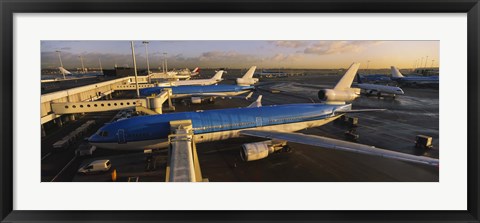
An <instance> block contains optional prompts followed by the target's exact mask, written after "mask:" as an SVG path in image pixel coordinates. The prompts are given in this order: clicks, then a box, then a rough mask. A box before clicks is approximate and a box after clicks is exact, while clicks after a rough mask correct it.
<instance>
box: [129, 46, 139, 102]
mask: <svg viewBox="0 0 480 223" xmlns="http://www.w3.org/2000/svg"><path fill="white" fill-rule="evenodd" d="M130 45H131V46H132V58H133V71H134V72H135V87H136V89H137V98H140V91H139V90H138V79H137V61H136V60H135V47H134V46H133V41H130Z"/></svg>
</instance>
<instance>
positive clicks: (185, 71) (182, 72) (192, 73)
mask: <svg viewBox="0 0 480 223" xmlns="http://www.w3.org/2000/svg"><path fill="white" fill-rule="evenodd" d="M173 72H176V75H178V76H184V75H188V76H190V77H193V76H195V75H198V73H200V68H198V67H195V69H193V70H192V71H190V70H189V69H188V68H185V69H183V70H179V71H173Z"/></svg>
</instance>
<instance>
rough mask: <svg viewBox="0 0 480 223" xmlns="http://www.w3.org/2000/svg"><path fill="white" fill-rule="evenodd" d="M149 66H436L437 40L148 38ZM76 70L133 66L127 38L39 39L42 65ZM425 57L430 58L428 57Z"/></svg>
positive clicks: (141, 48)
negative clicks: (180, 39) (355, 64)
mask: <svg viewBox="0 0 480 223" xmlns="http://www.w3.org/2000/svg"><path fill="white" fill-rule="evenodd" d="M147 41H148V42H149V43H148V45H147V49H148V59H149V64H150V68H151V69H155V68H159V67H160V66H161V64H162V60H163V56H164V53H167V55H166V56H167V59H168V68H169V70H170V69H173V68H177V69H183V68H190V69H192V68H195V67H200V68H232V69H233V68H240V69H247V68H249V67H250V66H257V67H259V68H296V69H337V68H348V66H350V64H352V63H353V62H360V63H361V67H360V68H361V69H366V68H367V67H368V68H369V69H380V68H389V67H390V66H392V65H394V66H397V67H399V68H401V69H405V68H413V67H415V66H416V67H425V64H426V66H427V67H431V66H432V65H433V66H434V67H438V66H439V51H440V49H439V48H440V42H439V41H348V40H341V41H336V40H329V41H325V40H308V41H307V40H271V41H267V40H199V41H195V40H192V41H190V40H184V41H165V40H162V41H156V40H147ZM134 49H135V55H136V61H137V68H139V69H143V68H146V67H147V62H146V52H145V44H143V43H142V40H139V41H134ZM57 51H60V55H61V59H62V62H63V65H64V67H65V68H67V69H68V68H80V67H81V61H80V56H82V57H83V59H84V64H85V66H86V67H89V68H98V67H100V65H99V63H100V62H99V60H100V61H101V63H102V67H103V68H104V69H112V68H113V67H114V65H115V64H117V65H118V66H129V67H133V59H132V49H131V44H130V41H127V40H115V41H105V40H102V41H93V40H81V41H51V40H49V41H41V66H42V69H45V68H56V67H59V66H60V62H59V58H58V53H57ZM427 57H428V59H427Z"/></svg>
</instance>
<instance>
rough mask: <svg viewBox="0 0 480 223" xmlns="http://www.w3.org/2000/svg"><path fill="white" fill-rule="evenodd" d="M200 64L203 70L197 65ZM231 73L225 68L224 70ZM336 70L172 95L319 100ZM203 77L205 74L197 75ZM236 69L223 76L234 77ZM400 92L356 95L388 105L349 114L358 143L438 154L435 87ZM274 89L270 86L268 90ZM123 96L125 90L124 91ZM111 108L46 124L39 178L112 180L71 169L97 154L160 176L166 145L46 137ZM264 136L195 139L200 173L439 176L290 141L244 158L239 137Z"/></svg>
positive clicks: (134, 173) (234, 178) (103, 116)
mask: <svg viewBox="0 0 480 223" xmlns="http://www.w3.org/2000/svg"><path fill="white" fill-rule="evenodd" d="M202 72H204V71H203V70H202ZM229 73H230V72H229ZM340 77H341V75H315V74H308V75H306V76H295V77H286V78H271V79H270V78H268V79H261V80H260V84H259V86H258V87H257V89H256V91H255V92H254V95H253V96H252V99H251V100H249V101H247V100H242V99H221V98H217V99H216V101H215V103H213V104H201V105H197V104H194V105H191V104H188V103H183V102H179V101H177V103H175V106H176V112H181V111H195V110H209V109H221V108H235V107H245V106H248V105H249V104H250V103H251V102H252V101H253V100H255V99H256V97H257V96H258V95H260V94H261V95H263V100H262V104H263V105H272V104H290V103H312V102H318V98H317V93H318V90H319V89H320V88H332V87H333V86H334V85H335V83H336V82H337V81H338V80H339V78H340ZM202 78H205V77H202ZM234 78H235V74H233V75H231V76H230V75H229V77H228V78H227V79H228V80H226V81H224V82H222V84H229V83H233V81H232V80H233V79H234ZM403 90H404V91H405V95H400V96H397V97H396V98H395V99H393V98H391V97H385V98H383V97H382V98H377V97H364V96H363V95H362V97H361V98H359V99H357V100H356V101H354V102H353V108H357V109H361V108H385V109H387V110H386V111H381V112H368V113H362V114H354V115H353V114H351V115H349V116H350V117H358V119H359V125H358V127H356V133H357V134H358V135H359V139H358V143H362V144H368V145H372V146H375V147H378V148H382V149H387V150H393V151H399V152H403V153H408V154H415V155H425V156H429V157H434V158H438V157H439V148H440V147H439V92H438V89H430V88H421V87H419V88H413V87H408V88H407V87H404V88H403ZM272 91H273V92H274V93H272ZM121 97H122V98H123V97H128V95H127V96H125V95H122V96H121ZM115 114H116V112H115V111H112V112H102V113H90V114H86V115H85V116H83V117H80V118H79V119H78V120H76V121H74V122H71V123H67V124H65V125H64V126H63V127H61V128H53V129H52V130H49V131H47V136H46V137H45V138H43V139H42V173H41V174H42V182H49V181H62V182H65V181H75V182H85V181H86V182H98V181H100V182H109V181H112V180H111V174H110V172H107V173H102V174H95V175H86V176H83V175H80V174H77V173H76V170H77V169H78V168H80V167H81V166H82V165H84V164H86V163H88V162H90V161H92V160H96V159H110V161H111V163H112V169H111V170H113V169H115V170H116V172H117V181H128V179H129V177H138V180H139V181H140V182H162V181H165V167H166V161H167V152H166V151H165V150H163V151H157V152H155V153H154V156H153V160H152V161H151V162H150V163H147V162H146V158H145V155H144V154H143V152H116V151H110V150H102V149H97V150H96V151H95V152H94V154H93V155H92V156H82V157H80V156H76V155H75V153H74V150H75V149H76V147H78V145H79V144H80V143H81V140H83V139H79V142H78V143H77V144H74V145H72V146H71V147H70V148H68V149H66V150H65V151H61V152H52V148H51V144H53V143H54V142H55V140H58V139H60V138H62V137H63V135H66V134H68V132H69V131H72V130H74V129H75V126H80V125H81V124H82V123H84V122H86V121H88V120H92V119H93V120H96V121H97V124H96V125H97V126H96V128H94V129H92V131H91V133H88V134H93V132H95V130H96V129H98V128H99V127H100V126H101V125H103V123H105V122H108V121H109V120H110V119H111V118H112V117H113V116H114V115H115ZM349 129H350V127H348V126H347V125H344V124H342V123H338V122H335V123H329V124H327V125H324V126H320V127H317V128H312V129H306V130H303V131H300V132H301V133H305V134H314V135H321V136H326V137H331V138H335V139H342V140H345V135H344V133H345V131H347V130H349ZM420 134H422V135H428V136H431V137H433V148H432V149H417V148H415V147H414V144H415V137H416V135H420ZM262 140H264V139H259V138H254V137H243V138H236V139H229V140H225V141H219V142H210V143H201V144H197V152H198V157H199V161H200V166H201V170H202V175H203V177H204V178H208V180H209V181H210V182H438V181H439V169H438V168H437V167H431V166H425V165H420V164H412V163H407V162H402V161H397V160H391V159H386V158H381V157H373V156H369V155H362V154H354V153H349V152H341V151H333V150H328V149H324V148H320V147H313V146H307V145H302V144H296V143H289V146H290V148H291V151H289V152H279V153H274V154H271V155H270V156H269V157H267V158H265V159H262V160H257V161H252V162H243V161H241V159H240V149H241V146H242V144H244V143H249V142H256V141H262Z"/></svg>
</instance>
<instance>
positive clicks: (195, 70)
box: [192, 67, 200, 73]
mask: <svg viewBox="0 0 480 223" xmlns="http://www.w3.org/2000/svg"><path fill="white" fill-rule="evenodd" d="M199 71H200V68H198V67H195V69H193V70H192V73H197V72H199Z"/></svg>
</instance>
